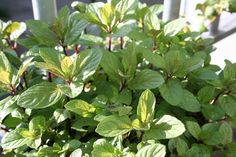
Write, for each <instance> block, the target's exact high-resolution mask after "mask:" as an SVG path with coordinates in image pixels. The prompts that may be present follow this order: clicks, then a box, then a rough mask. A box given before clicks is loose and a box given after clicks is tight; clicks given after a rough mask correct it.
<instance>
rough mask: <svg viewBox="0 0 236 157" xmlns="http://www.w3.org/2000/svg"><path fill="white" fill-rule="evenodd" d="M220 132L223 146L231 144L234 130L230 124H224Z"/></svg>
mask: <svg viewBox="0 0 236 157" xmlns="http://www.w3.org/2000/svg"><path fill="white" fill-rule="evenodd" d="M219 132H220V133H221V136H222V137H223V140H222V142H221V143H222V144H223V145H226V144H229V143H231V142H232V141H233V130H232V127H231V126H230V124H229V123H227V122H224V123H222V124H221V126H220V128H219Z"/></svg>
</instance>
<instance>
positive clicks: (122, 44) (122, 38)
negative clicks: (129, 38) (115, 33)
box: [120, 37, 124, 49]
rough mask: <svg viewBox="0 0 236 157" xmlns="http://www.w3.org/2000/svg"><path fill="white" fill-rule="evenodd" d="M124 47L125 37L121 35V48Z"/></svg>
mask: <svg viewBox="0 0 236 157" xmlns="http://www.w3.org/2000/svg"><path fill="white" fill-rule="evenodd" d="M123 47H124V37H120V49H123Z"/></svg>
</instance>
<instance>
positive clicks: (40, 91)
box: [0, 0, 236, 157]
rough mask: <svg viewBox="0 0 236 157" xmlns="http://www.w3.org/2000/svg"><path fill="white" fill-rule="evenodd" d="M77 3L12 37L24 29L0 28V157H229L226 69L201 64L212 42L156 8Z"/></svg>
mask: <svg viewBox="0 0 236 157" xmlns="http://www.w3.org/2000/svg"><path fill="white" fill-rule="evenodd" d="M78 4H79V5H78V6H77V5H73V6H74V8H76V9H77V11H75V12H73V13H70V11H69V8H68V7H64V8H62V9H61V10H60V11H59V15H58V17H57V18H56V19H55V21H54V22H53V23H52V25H48V24H46V23H44V22H42V21H38V20H28V21H26V25H27V28H28V30H30V32H31V33H30V34H28V35H27V37H24V38H20V39H18V37H19V35H20V34H22V32H23V31H24V30H25V24H24V23H19V22H7V23H4V22H1V25H0V32H1V33H0V38H1V40H0V41H1V42H0V44H1V52H0V74H1V75H0V76H1V77H0V87H1V95H5V96H6V97H5V98H4V99H2V100H1V102H0V107H1V110H0V120H1V128H2V129H4V130H5V131H6V132H7V133H6V134H5V136H4V137H3V139H2V141H1V147H2V149H3V152H2V155H3V156H6V157H7V156H29V157H34V156H35V157H36V156H37V157H45V156H50V157H58V156H61V157H63V156H70V157H73V156H76V157H82V156H83V157H85V156H92V157H104V156H120V157H123V156H124V157H134V156H136V157H164V156H187V157H190V156H191V157H192V156H204V157H211V156H213V154H214V153H215V152H216V151H220V152H221V153H222V154H224V155H226V156H230V155H231V156H232V155H234V154H235V143H234V142H233V138H232V137H233V133H232V128H233V127H234V124H235V123H234V121H235V113H236V88H235V86H236V82H235V78H236V64H233V63H231V62H230V61H226V67H225V68H224V69H223V70H221V69H220V68H219V67H218V66H217V65H211V64H210V60H211V58H210V53H211V52H212V51H213V50H214V48H213V47H212V40H210V39H202V38H201V33H198V32H190V31H189V28H188V27H189V26H188V24H187V22H186V20H185V19H183V18H180V19H177V20H174V21H170V22H163V21H162V20H160V19H158V14H160V13H161V12H162V10H163V7H162V6H161V5H153V6H150V7H149V6H147V5H145V4H143V3H140V2H139V1H138V0H121V1H115V0H114V1H111V2H108V3H101V2H97V3H91V4H81V3H78ZM81 7H82V8H81ZM91 25H96V27H97V29H98V30H99V35H96V34H93V33H90V32H93V31H91V30H90V29H91V27H90V26H91ZM92 28H94V27H92ZM16 43H18V44H20V45H23V46H24V47H26V48H28V50H27V51H26V52H24V53H22V54H19V52H18V47H17V44H16Z"/></svg>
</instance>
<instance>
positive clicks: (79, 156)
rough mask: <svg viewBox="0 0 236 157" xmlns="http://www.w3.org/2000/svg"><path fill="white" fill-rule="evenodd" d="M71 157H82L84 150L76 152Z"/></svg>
mask: <svg viewBox="0 0 236 157" xmlns="http://www.w3.org/2000/svg"><path fill="white" fill-rule="evenodd" d="M69 157H82V150H81V149H80V148H78V149H76V150H74V151H73V152H72V153H71V154H70V156H69Z"/></svg>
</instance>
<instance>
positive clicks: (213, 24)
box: [208, 15, 220, 35]
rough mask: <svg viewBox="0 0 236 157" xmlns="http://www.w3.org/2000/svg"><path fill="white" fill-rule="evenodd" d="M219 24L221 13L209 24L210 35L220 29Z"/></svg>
mask: <svg viewBox="0 0 236 157" xmlns="http://www.w3.org/2000/svg"><path fill="white" fill-rule="evenodd" d="M219 24H220V15H218V16H217V17H216V19H215V20H214V21H213V22H211V23H210V24H209V26H208V32H209V34H210V35H214V34H216V33H218V31H219Z"/></svg>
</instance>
